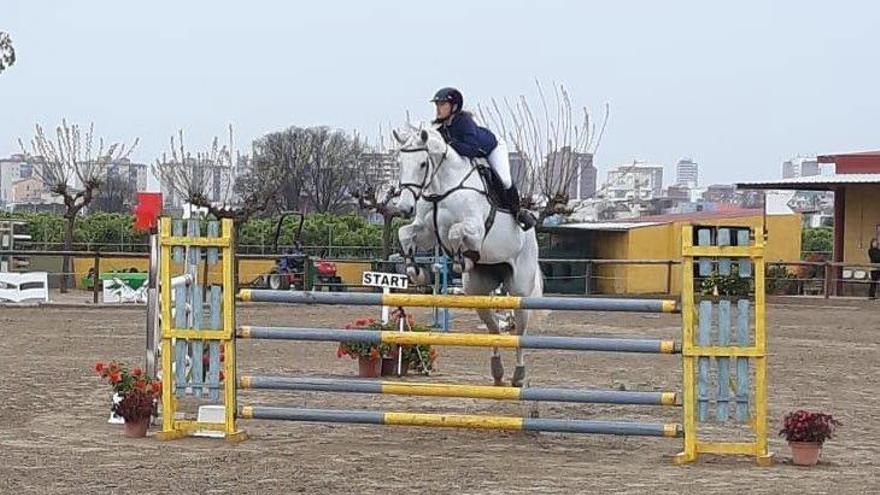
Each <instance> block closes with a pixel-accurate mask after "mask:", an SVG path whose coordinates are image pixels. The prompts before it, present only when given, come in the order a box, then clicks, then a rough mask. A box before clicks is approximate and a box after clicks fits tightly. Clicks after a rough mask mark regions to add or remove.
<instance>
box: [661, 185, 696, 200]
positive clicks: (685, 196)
mask: <svg viewBox="0 0 880 495" xmlns="http://www.w3.org/2000/svg"><path fill="white" fill-rule="evenodd" d="M666 197H667V198H669V199H673V200H678V201H688V202H689V201H690V200H691V188H690V187H689V186H687V185H683V184H673V185H671V186H669V187H668V188H666Z"/></svg>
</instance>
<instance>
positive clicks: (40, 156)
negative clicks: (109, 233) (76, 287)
mask: <svg viewBox="0 0 880 495" xmlns="http://www.w3.org/2000/svg"><path fill="white" fill-rule="evenodd" d="M94 131H95V126H94V124H90V125H89V128H88V130H87V131H85V132H83V131H82V130H81V129H80V127H79V126H78V125H76V124H71V125H68V124H67V121H66V120H62V121H61V125H60V126H59V127H58V128H57V129H56V132H55V134H56V136H55V140H54V141H53V140H52V139H50V138H48V137H46V134H45V133H44V132H43V128H42V127H41V126H40V125H39V124H36V126H35V135H34V138H33V139H32V140H31V142H30V145H31V146H30V151H32V153H31V152H30V151H29V150H28V149H27V148H26V147H25V145H24V142H22V141H21V140H20V139H19V145H20V146H21V149H22V151H23V152H24V154H25V155H26V156H27V157H28V160H29V161H33V162H34V173H35V174H36V175H37V177H38V178H39V179H40V180H42V181H43V184H45V186H46V187H47V188H48V189H49V191H50V192H52V193H53V194H55V195H58V196H60V197H61V198H62V200H63V201H64V215H63V216H64V219H65V221H66V223H65V229H64V249H65V250H68V251H69V250H71V249H72V248H73V230H74V226H75V224H76V219H77V217H78V216H79V214H80V212H81V211H82V210H83V208H85V207H87V206H88V205H89V204H90V203H91V202H92V200H93V199H94V198H95V195H96V194H97V193H98V191H99V190H100V189H101V186H102V185H103V184H104V182H105V181H106V179H107V167H108V165H109V164H111V163H113V162H115V161H119V160H122V159H125V158H128V156H129V155H130V154H131V152H132V150H134V148H135V147H136V146H137V144H138V141H139V140H138V139H135V140H134V142H133V143H132V145H131V146H129V147H126V146H125V145H124V144H119V143H113V144H111V145H110V146H107V147H105V145H104V139H103V138H99V139H98V148H97V150H95V149H94V148H93V145H94ZM62 270H63V271H64V274H63V277H62V284H61V291H62V292H67V288H68V282H69V277H70V275H69V274H70V272H71V267H70V257H68V256H65V257H64V261H63V268H62Z"/></svg>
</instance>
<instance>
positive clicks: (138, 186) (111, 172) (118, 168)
mask: <svg viewBox="0 0 880 495" xmlns="http://www.w3.org/2000/svg"><path fill="white" fill-rule="evenodd" d="M148 173H149V167H147V165H146V164H144V163H133V162H132V161H131V160H129V159H127V158H123V159H121V160H117V161H115V162H111V163H109V164H108V165H107V175H108V176H115V177H118V178H122V179H124V180H125V181H126V182H127V183H128V186H129V187H130V188H131V189H132V190H133V191H135V192H137V191H146V190H147V174H148Z"/></svg>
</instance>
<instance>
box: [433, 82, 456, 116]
mask: <svg viewBox="0 0 880 495" xmlns="http://www.w3.org/2000/svg"><path fill="white" fill-rule="evenodd" d="M438 101H448V102H449V103H452V113H455V112H460V111H461V109H462V107H463V106H464V97H463V96H462V95H461V91H459V90H457V89H455V88H441V89H440V90H439V91H437V93H435V94H434V98H431V103H437V102H438Z"/></svg>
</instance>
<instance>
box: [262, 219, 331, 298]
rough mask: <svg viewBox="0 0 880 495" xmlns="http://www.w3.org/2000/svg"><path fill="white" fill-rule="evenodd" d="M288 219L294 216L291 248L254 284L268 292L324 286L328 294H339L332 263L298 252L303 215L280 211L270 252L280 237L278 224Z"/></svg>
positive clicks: (316, 288) (276, 246)
mask: <svg viewBox="0 0 880 495" xmlns="http://www.w3.org/2000/svg"><path fill="white" fill-rule="evenodd" d="M288 216H298V217H299V225H298V226H297V228H296V235H294V237H293V247H292V248H288V249H287V250H286V252H285V253H283V254H281V255H280V257H279V258H278V259H277V260H275V267H273V268H272V271H271V272H269V273H267V274H264V275H261V276H260V278H258V279H257V284H258V285H261V286H263V287H266V288H269V289H272V290H288V289H290V288H291V287H293V288H294V289H295V290H307V289H312V288H313V289H315V290H321V289H322V288H323V287H327V288H329V289H330V291H342V290H343V289H344V287H343V285H342V277H339V276H338V275H336V263H333V262H331V261H324V260H320V259H318V260H313V259H312V258H310V257H309V256H308V255H306V253H305V252H304V251H303V249H302V231H303V225H304V223H305V215H303V214H302V213H300V212H297V211H286V212H282V214H281V217H280V218H278V224H277V225H276V226H275V237H274V240H273V241H272V248H273V251H274V252H276V253H277V252H278V238H279V237H280V236H281V225H282V224H283V223H284V219H285V218H287V217H288Z"/></svg>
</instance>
